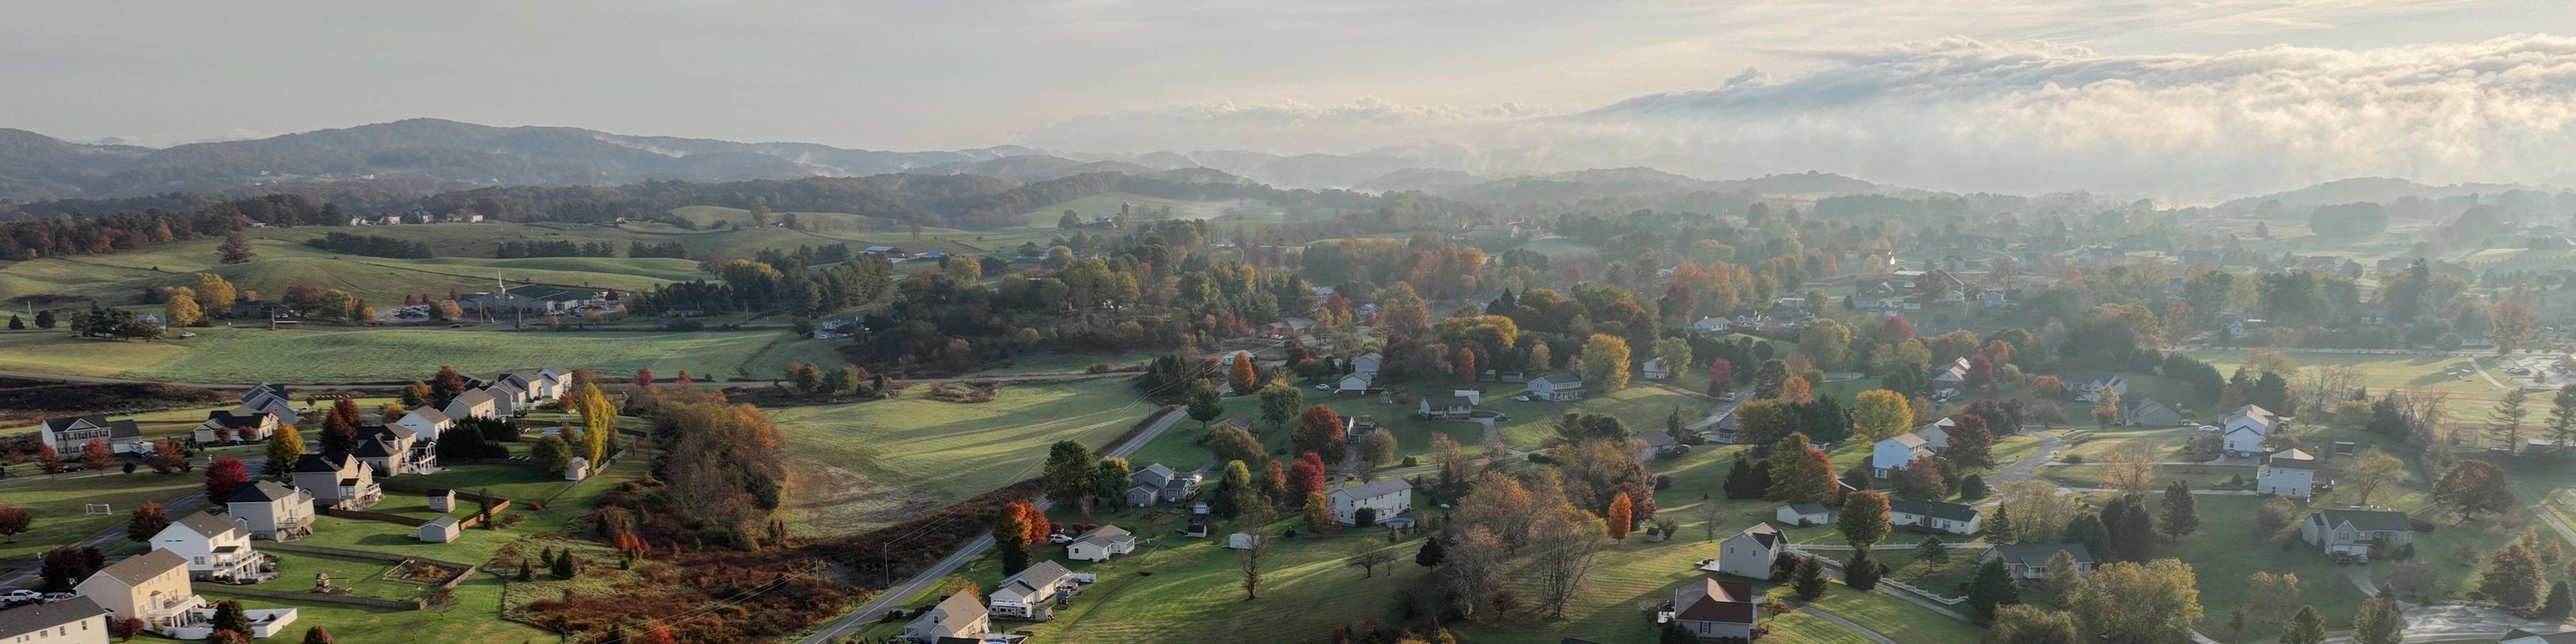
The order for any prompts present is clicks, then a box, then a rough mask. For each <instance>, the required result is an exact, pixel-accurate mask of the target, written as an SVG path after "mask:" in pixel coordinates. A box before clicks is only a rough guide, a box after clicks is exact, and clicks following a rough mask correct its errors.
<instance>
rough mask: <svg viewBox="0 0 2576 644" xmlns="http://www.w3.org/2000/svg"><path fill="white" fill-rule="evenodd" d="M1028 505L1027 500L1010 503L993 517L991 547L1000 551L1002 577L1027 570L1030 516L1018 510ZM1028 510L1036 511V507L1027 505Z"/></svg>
mask: <svg viewBox="0 0 2576 644" xmlns="http://www.w3.org/2000/svg"><path fill="white" fill-rule="evenodd" d="M1028 503H1029V501H1028V500H1027V499H1021V500H1017V501H1012V502H1011V503H1010V504H1009V505H1005V506H1003V507H1002V511H1001V512H1000V513H999V514H997V515H995V516H994V517H993V545H994V547H995V548H997V549H999V550H1001V551H1002V574H1004V575H1016V574H1020V571H1022V570H1027V569H1028V568H1029V557H1030V552H1029V550H1030V547H1031V543H1030V542H1029V531H1030V530H1031V528H1030V526H1029V516H1030V514H1029V513H1028V512H1024V511H1022V510H1021V509H1020V506H1022V505H1028ZM1028 509H1029V510H1032V511H1034V510H1037V506H1035V505H1029V506H1028ZM1037 515H1038V516H1041V517H1043V516H1045V513H1044V512H1038V513H1037ZM1040 543H1043V541H1041V542H1040Z"/></svg>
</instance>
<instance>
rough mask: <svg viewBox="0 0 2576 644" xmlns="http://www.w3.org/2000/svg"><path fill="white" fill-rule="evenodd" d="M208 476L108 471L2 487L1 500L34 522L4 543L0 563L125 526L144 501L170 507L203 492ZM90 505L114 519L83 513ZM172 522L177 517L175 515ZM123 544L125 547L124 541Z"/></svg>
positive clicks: (0, 546) (31, 555)
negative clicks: (96, 505) (104, 507)
mask: <svg viewBox="0 0 2576 644" xmlns="http://www.w3.org/2000/svg"><path fill="white" fill-rule="evenodd" d="M205 483H206V477H205V475H204V474H193V475H191V474H171V475H169V476H162V475H159V474H154V473H152V471H151V470H148V469H147V470H142V471H139V472H135V473H133V474H124V473H120V472H116V471H113V470H110V471H108V472H104V473H99V474H95V475H76V476H70V477H66V478H59V479H53V480H48V481H19V482H13V483H5V484H0V500H6V501H7V502H8V503H9V504H10V505H14V506H18V507H21V508H26V509H27V514H29V515H31V516H32V517H33V518H34V523H33V525H31V526H29V529H28V530H27V532H25V533H23V534H19V535H15V536H12V537H11V538H10V539H9V540H8V542H5V543H0V559H34V558H35V557H36V555H38V554H40V553H42V552H44V551H46V550H49V549H52V548H55V547H58V546H62V545H66V544H70V543H74V542H78V541H81V540H83V539H88V538H90V537H92V536H96V535H97V534H98V533H100V532H102V531H105V530H110V529H115V528H118V527H120V526H123V525H125V522H126V520H128V519H130V518H132V516H131V513H132V512H134V509H135V508H139V507H142V506H143V504H144V503H145V502H153V503H169V502H171V501H176V500H178V499H179V498H180V497H185V496H187V495H189V494H193V493H195V492H196V491H197V490H198V489H199V488H201V487H204V486H205ZM90 503H105V504H108V509H109V510H110V511H111V512H112V513H111V514H104V515H94V514H83V513H82V508H83V506H84V505H86V504H90ZM171 518H174V519H176V518H179V517H177V516H173V517H171ZM120 543H122V542H120Z"/></svg>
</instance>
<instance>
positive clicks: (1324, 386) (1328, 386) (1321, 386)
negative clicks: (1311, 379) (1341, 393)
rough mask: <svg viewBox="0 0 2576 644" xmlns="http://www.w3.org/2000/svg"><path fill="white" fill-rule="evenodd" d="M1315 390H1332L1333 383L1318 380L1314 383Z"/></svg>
mask: <svg viewBox="0 0 2576 644" xmlns="http://www.w3.org/2000/svg"><path fill="white" fill-rule="evenodd" d="M1315 390H1316V391H1332V390H1333V383H1329V382H1318V383H1315Z"/></svg>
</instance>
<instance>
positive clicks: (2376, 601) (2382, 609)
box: [2352, 596, 2406, 644]
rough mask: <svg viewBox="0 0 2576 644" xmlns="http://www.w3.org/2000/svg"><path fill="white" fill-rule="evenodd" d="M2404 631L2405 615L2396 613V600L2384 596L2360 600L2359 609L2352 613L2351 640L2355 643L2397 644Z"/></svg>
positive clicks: (2401, 638)
mask: <svg viewBox="0 0 2576 644" xmlns="http://www.w3.org/2000/svg"><path fill="white" fill-rule="evenodd" d="M2405 631H2406V617H2405V616H2403V615H2400V614H2398V612H2397V600H2395V599H2391V598H2389V597H2386V596H2380V597H2372V598H2370V599H2368V600H2364V601H2362V602H2361V611H2360V612H2357V613H2353V615H2352V641H2354V642H2356V643H2357V644H2398V643H2399V642H2401V641H2403V638H2404V637H2405V635H2404V634H2405Z"/></svg>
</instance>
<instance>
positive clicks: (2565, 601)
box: [2540, 581, 2576, 620]
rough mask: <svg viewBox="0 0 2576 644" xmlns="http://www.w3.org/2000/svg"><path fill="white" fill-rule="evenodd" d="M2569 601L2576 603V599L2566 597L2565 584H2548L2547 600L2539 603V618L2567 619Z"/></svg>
mask: <svg viewBox="0 0 2576 644" xmlns="http://www.w3.org/2000/svg"><path fill="white" fill-rule="evenodd" d="M2571 601H2576V597H2569V596H2568V589H2567V582H2564V581H2562V582H2558V583H2555V584H2550V586H2549V599H2547V600H2543V601H2542V602H2540V616H2541V617H2547V618H2550V619H2559V620H2563V619H2567V613H2568V610H2569V608H2571V606H2570V603H2571Z"/></svg>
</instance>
